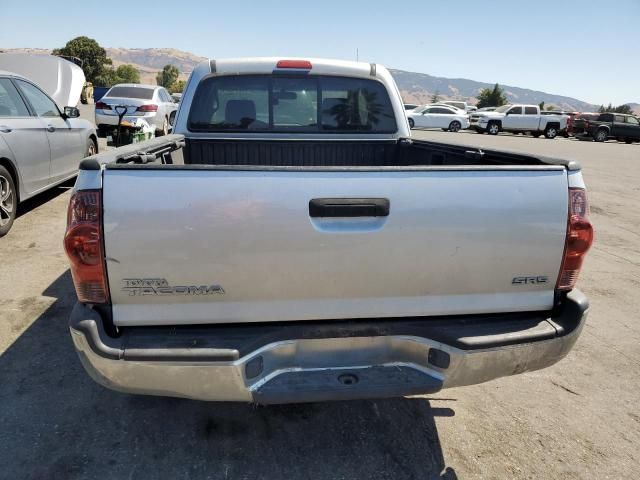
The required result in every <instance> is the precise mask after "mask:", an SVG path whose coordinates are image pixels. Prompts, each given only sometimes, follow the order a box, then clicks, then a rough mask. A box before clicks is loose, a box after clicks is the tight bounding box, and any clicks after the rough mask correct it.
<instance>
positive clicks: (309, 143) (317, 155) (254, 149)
mask: <svg viewBox="0 0 640 480" xmlns="http://www.w3.org/2000/svg"><path fill="white" fill-rule="evenodd" d="M184 163H185V165H217V166H223V165H230V166H241V165H246V166H261V167H269V166H271V167H386V166H389V167H392V166H405V167H410V166H471V165H485V166H486V165H509V166H513V165H523V166H532V165H541V166H542V165H548V162H545V161H543V160H540V159H538V158H535V157H531V156H528V155H520V154H517V153H511V152H494V151H485V150H478V149H476V148H473V147H465V146H459V145H447V144H441V143H435V142H425V141H416V140H413V141H409V140H401V141H399V142H398V141H395V140H392V141H366V140H357V141H313V140H304V141H287V140H252V141H247V140H246V139H242V140H212V139H203V140H200V139H198V140H195V139H187V140H186V146H185V149H184ZM554 163H556V162H554Z"/></svg>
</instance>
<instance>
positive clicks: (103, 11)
mask: <svg viewBox="0 0 640 480" xmlns="http://www.w3.org/2000/svg"><path fill="white" fill-rule="evenodd" d="M0 25H1V27H0V48H3V47H4V48H13V47H33V48H35V47H41V48H54V47H60V46H63V45H64V44H65V43H66V41H67V40H69V39H71V38H73V37H75V36H78V35H87V36H89V37H92V38H95V39H96V40H97V41H98V42H99V43H100V44H101V45H102V46H104V47H126V48H150V47H156V48H160V47H171V48H177V49H180V50H186V51H189V52H192V53H195V54H198V55H202V56H206V57H214V58H215V57H217V58H223V57H238V56H263V55H275V56H283V57H285V56H300V57H305V56H309V57H311V56H313V57H329V58H344V59H355V57H356V49H358V51H359V56H360V60H364V61H370V62H376V63H381V64H384V65H386V66H388V67H392V68H399V69H402V70H409V71H414V72H421V73H428V74H431V75H436V76H443V77H450V78H469V79H472V80H479V81H485V82H500V83H502V84H506V85H512V86H517V87H523V88H531V89H535V90H542V91H545V92H548V93H554V94H560V95H567V96H571V97H575V98H578V99H581V100H584V101H588V102H592V103H597V104H601V103H609V102H613V103H614V104H620V103H625V102H638V103H640V40H639V39H638V38H639V37H638V27H639V26H640V0H608V1H605V2H596V1H594V0H581V1H575V0H552V1H548V0H542V1H531V0H529V1H520V0H512V1H507V0H488V1H487V0H484V1H483V0H455V1H453V0H451V1H438V2H437V3H435V2H429V1H427V0H413V1H406V0H405V1H398V0H386V1H379V0H370V1H360V0H341V1H335V0H318V1H315V2H309V1H301V0H297V1H288V0H287V1H277V0H272V1H268V0H263V1H255V2H254V1H240V0H236V1H229V0H225V1H223V2H217V1H210V2H205V1H200V2H195V1H190V0H178V1H176V0H172V1H164V0H153V1H149V0H137V1H136V0H132V1H104V0H103V1H100V2H95V1H92V0H84V1H65V2H53V3H52V2H51V1H46V2H45V1H40V0H33V1H17V0H0Z"/></svg>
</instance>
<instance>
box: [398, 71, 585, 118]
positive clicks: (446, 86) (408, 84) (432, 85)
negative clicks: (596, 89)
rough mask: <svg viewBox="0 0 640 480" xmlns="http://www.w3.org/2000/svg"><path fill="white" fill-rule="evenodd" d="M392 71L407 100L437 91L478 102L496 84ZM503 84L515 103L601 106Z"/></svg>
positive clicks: (573, 107)
mask: <svg viewBox="0 0 640 480" xmlns="http://www.w3.org/2000/svg"><path fill="white" fill-rule="evenodd" d="M391 73H392V75H393V77H394V78H395V80H396V83H397V84H398V88H399V89H400V92H401V93H402V97H403V98H404V100H405V102H407V103H427V102H429V101H430V100H431V96H432V95H433V94H435V93H436V92H437V93H438V95H439V97H440V99H441V100H444V99H447V100H453V99H456V100H457V99H460V100H466V101H469V102H470V103H472V104H475V103H476V98H475V97H476V95H478V92H480V90H481V89H482V88H490V87H493V84H489V83H483V82H476V81H475V80H468V79H465V78H444V77H434V76H432V75H427V74H426V73H413V72H405V71H403V70H393V69H391ZM502 87H503V88H504V90H505V94H506V96H507V99H508V100H509V102H511V103H530V104H538V103H540V102H545V104H547V105H553V106H554V107H555V108H556V109H562V110H578V111H583V112H585V111H593V110H594V109H595V108H597V107H596V106H595V105H592V104H590V103H587V102H583V101H581V100H578V99H575V98H571V97H565V96H562V95H554V94H551V93H545V92H539V91H536V90H529V89H527V88H520V87H512V86H509V85H502Z"/></svg>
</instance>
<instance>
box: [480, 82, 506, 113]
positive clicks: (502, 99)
mask: <svg viewBox="0 0 640 480" xmlns="http://www.w3.org/2000/svg"><path fill="white" fill-rule="evenodd" d="M476 98H477V99H478V103H477V104H476V107H478V108H484V107H501V106H502V105H505V104H506V103H507V97H506V96H505V94H504V90H503V89H502V88H500V85H499V84H497V83H496V84H495V85H494V86H493V88H483V89H482V90H480V93H479V94H478V96H477V97H476Z"/></svg>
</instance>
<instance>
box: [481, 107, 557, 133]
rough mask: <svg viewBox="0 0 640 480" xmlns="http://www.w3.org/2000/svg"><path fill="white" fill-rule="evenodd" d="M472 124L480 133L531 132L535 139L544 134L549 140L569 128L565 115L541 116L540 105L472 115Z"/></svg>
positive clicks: (501, 109) (500, 108)
mask: <svg viewBox="0 0 640 480" xmlns="http://www.w3.org/2000/svg"><path fill="white" fill-rule="evenodd" d="M470 122H471V128H473V129H475V130H476V131H477V132H478V133H485V132H486V133H488V134H490V135H497V134H498V133H500V132H512V133H523V132H530V133H531V135H533V136H534V137H539V136H540V135H542V134H543V133H544V136H545V137H546V138H549V139H552V138H555V137H556V136H557V135H558V133H560V132H562V131H563V130H564V129H566V128H567V117H566V116H565V115H541V114H540V107H539V106H538V105H503V106H501V107H498V108H496V109H495V110H494V111H493V112H476V113H473V114H471V116H470Z"/></svg>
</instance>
